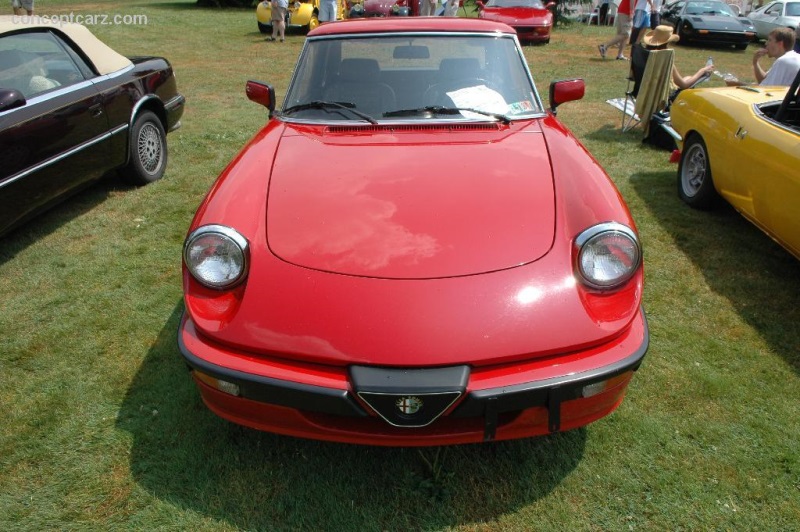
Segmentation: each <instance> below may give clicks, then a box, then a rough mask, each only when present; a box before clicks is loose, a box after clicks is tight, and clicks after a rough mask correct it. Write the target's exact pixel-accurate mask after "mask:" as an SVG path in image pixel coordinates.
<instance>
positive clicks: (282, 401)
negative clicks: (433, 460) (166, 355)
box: [178, 308, 650, 441]
mask: <svg viewBox="0 0 800 532" xmlns="http://www.w3.org/2000/svg"><path fill="white" fill-rule="evenodd" d="M639 312H640V313H641V315H642V316H641V317H642V320H643V326H644V339H643V341H642V344H641V345H640V346H639V348H638V349H637V350H636V351H635V352H634V353H633V354H631V355H630V356H628V357H625V358H624V359H622V360H619V361H618V362H616V363H614V364H611V365H609V366H604V367H602V368H597V369H594V370H591V371H586V372H582V373H577V374H572V375H565V376H562V377H555V378H552V379H545V380H541V381H533V382H526V383H521V384H516V385H514V386H506V387H501V388H490V389H487V390H478V391H473V392H470V393H469V394H468V395H467V396H466V398H465V399H464V400H463V402H462V403H461V404H459V405H458V406H457V407H456V408H455V410H454V411H453V412H452V413H451V414H450V415H451V416H453V417H459V418H465V417H478V418H480V417H482V418H484V439H485V440H486V441H489V440H492V439H494V437H495V433H496V431H497V425H498V416H499V414H501V413H503V412H515V411H520V410H525V409H527V408H532V407H536V406H544V407H546V408H547V409H548V427H549V429H550V431H551V432H557V431H558V430H560V427H561V404H562V403H563V402H564V401H568V400H571V399H578V398H580V397H582V392H583V388H584V386H587V385H589V384H593V383H596V382H601V381H604V380H608V379H611V378H613V377H616V376H618V375H621V374H623V373H625V372H628V371H636V370H637V369H639V366H640V365H641V363H642V360H643V359H644V356H645V354H646V353H647V348H648V347H649V345H650V333H649V330H648V327H647V319H646V317H645V314H644V309H643V308H640V309H639ZM178 348H179V349H180V352H181V355H183V357H184V359H185V361H186V363H187V365H188V366H189V367H190V368H191V369H197V370H199V371H201V372H203V373H205V374H208V375H211V376H212V377H215V378H218V379H222V380H225V381H228V382H232V383H234V384H236V385H238V386H239V389H240V391H241V394H240V396H241V397H243V398H246V399H251V400H254V401H260V402H263V403H269V404H275V405H280V406H286V407H289V408H296V409H298V410H305V411H308V412H321V413H326V414H333V415H338V416H348V417H367V416H368V414H367V412H366V411H365V410H364V409H363V408H362V407H361V406H360V405H359V404H358V402H357V401H356V400H355V399H354V397H353V395H352V394H351V393H350V392H349V391H348V390H339V389H334V388H326V387H322V386H313V385H309V384H300V383H296V382H292V381H285V380H279V379H273V378H270V377H262V376H258V375H253V374H250V373H244V372H241V371H236V370H231V369H228V368H224V367H221V366H218V365H216V364H211V363H210V362H206V361H205V360H203V359H201V358H199V357H197V356H195V355H194V354H192V353H191V352H190V351H189V350H188V349H187V348H186V346H185V345H184V343H183V339H182V337H181V335H180V334H178Z"/></svg>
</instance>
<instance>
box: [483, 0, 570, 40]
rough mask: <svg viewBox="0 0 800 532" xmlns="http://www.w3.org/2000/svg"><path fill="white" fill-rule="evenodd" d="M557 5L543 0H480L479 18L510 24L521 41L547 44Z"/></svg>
mask: <svg viewBox="0 0 800 532" xmlns="http://www.w3.org/2000/svg"><path fill="white" fill-rule="evenodd" d="M555 5H556V4H555V2H548V3H547V4H543V3H542V2H541V0H488V1H486V2H484V1H482V0H478V18H482V19H485V20H492V21H494V22H503V23H505V24H508V25H509V26H511V27H512V28H514V29H515V30H516V31H517V38H518V39H519V40H520V42H535V43H543V44H547V43H549V42H550V30H551V29H552V27H553V20H554V17H553V12H552V11H551V8H553V7H555Z"/></svg>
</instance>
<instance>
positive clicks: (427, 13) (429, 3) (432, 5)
mask: <svg viewBox="0 0 800 532" xmlns="http://www.w3.org/2000/svg"><path fill="white" fill-rule="evenodd" d="M436 4H437V1H436V0H422V9H421V10H420V13H419V14H420V16H422V17H432V16H434V15H435V14H436Z"/></svg>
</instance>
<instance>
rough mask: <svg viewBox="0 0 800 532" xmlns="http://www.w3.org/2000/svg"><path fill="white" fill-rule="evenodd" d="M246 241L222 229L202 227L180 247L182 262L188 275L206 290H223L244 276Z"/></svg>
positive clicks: (246, 265)
mask: <svg viewBox="0 0 800 532" xmlns="http://www.w3.org/2000/svg"><path fill="white" fill-rule="evenodd" d="M248 254H249V246H248V244H247V239H246V238H244V237H243V236H242V235H240V234H239V233H237V232H236V231H234V230H233V229H231V228H230V227H225V226H223V225H205V226H203V227H200V228H198V229H196V230H194V231H192V234H190V235H189V237H188V238H187V239H186V243H185V244H184V246H183V261H184V263H185V264H186V267H187V268H188V269H189V273H191V274H192V277H194V278H195V279H197V281H198V282H199V283H200V284H202V285H204V286H207V287H209V288H217V289H225V288H231V287H233V286H235V285H236V284H238V283H240V282H241V281H242V280H243V279H244V278H245V276H246V275H247V267H248Z"/></svg>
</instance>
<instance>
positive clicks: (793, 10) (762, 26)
mask: <svg viewBox="0 0 800 532" xmlns="http://www.w3.org/2000/svg"><path fill="white" fill-rule="evenodd" d="M747 18H749V19H750V20H752V21H753V26H755V28H756V36H757V38H758V39H766V38H767V36H768V35H769V32H771V31H772V30H774V29H775V28H792V29H793V30H797V26H798V23H800V1H798V2H781V1H777V2H770V3H769V4H767V5H765V6H763V7H760V8H758V9H756V10H755V11H752V12H750V13H749V14H748V15H747Z"/></svg>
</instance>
